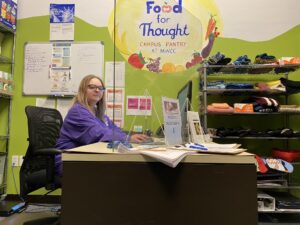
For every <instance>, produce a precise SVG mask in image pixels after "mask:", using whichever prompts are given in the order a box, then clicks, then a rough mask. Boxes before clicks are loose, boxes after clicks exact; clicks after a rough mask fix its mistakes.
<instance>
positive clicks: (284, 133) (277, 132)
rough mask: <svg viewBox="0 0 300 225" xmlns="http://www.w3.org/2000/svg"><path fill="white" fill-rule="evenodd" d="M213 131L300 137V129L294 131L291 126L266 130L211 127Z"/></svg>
mask: <svg viewBox="0 0 300 225" xmlns="http://www.w3.org/2000/svg"><path fill="white" fill-rule="evenodd" d="M210 132H211V133H214V134H216V135H217V136H218V137H240V138H242V137H258V138H259V137H265V138H268V137H270V138H272V137H278V138H280V137H281V138H293V137H297V138H299V137H300V131H294V130H293V129H290V128H282V129H276V130H264V131H258V130H254V129H249V128H224V127H221V128H217V129H212V128H211V129H210Z"/></svg>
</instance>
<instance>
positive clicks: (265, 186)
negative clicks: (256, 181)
mask: <svg viewBox="0 0 300 225" xmlns="http://www.w3.org/2000/svg"><path fill="white" fill-rule="evenodd" d="M257 188H258V189H261V190H263V189H268V190H270V189H300V186H299V184H298V185H293V184H289V185H288V186H272V185H263V186H260V185H257Z"/></svg>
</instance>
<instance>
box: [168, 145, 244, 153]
mask: <svg viewBox="0 0 300 225" xmlns="http://www.w3.org/2000/svg"><path fill="white" fill-rule="evenodd" d="M239 147H240V145H239V144H217V143H203V144H197V143H187V144H184V145H175V146H169V147H168V148H170V149H179V150H189V151H195V152H201V153H211V154H212V153H217V154H231V155H235V154H239V153H241V152H244V151H247V149H244V148H239Z"/></svg>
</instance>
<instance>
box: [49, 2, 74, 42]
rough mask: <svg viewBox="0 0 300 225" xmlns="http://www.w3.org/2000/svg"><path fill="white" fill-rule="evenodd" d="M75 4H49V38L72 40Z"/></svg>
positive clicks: (52, 39)
mask: <svg viewBox="0 0 300 225" xmlns="http://www.w3.org/2000/svg"><path fill="white" fill-rule="evenodd" d="M74 16H75V4H50V40H51V41H72V40H74Z"/></svg>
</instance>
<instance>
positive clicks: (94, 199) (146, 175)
mask: <svg viewBox="0 0 300 225" xmlns="http://www.w3.org/2000/svg"><path fill="white" fill-rule="evenodd" d="M254 162H255V161H254V156H252V155H248V154H247V153H244V154H241V155H239V156H232V155H209V154H198V155H189V156H187V157H186V158H185V159H184V160H183V162H182V163H180V164H179V165H178V166H177V167H176V168H174V169H173V168H170V167H168V166H165V165H163V164H162V163H158V162H155V161H154V160H152V159H150V158H147V157H144V156H141V155H119V154H82V153H80V154H74V153H72V154H67V153H66V154H63V171H64V172H63V179H62V183H63V187H62V221H61V222H62V223H61V224H62V225H77V224H78V225H82V224H87V225H255V224H257V200H256V198H257V196H256V167H255V165H254Z"/></svg>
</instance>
